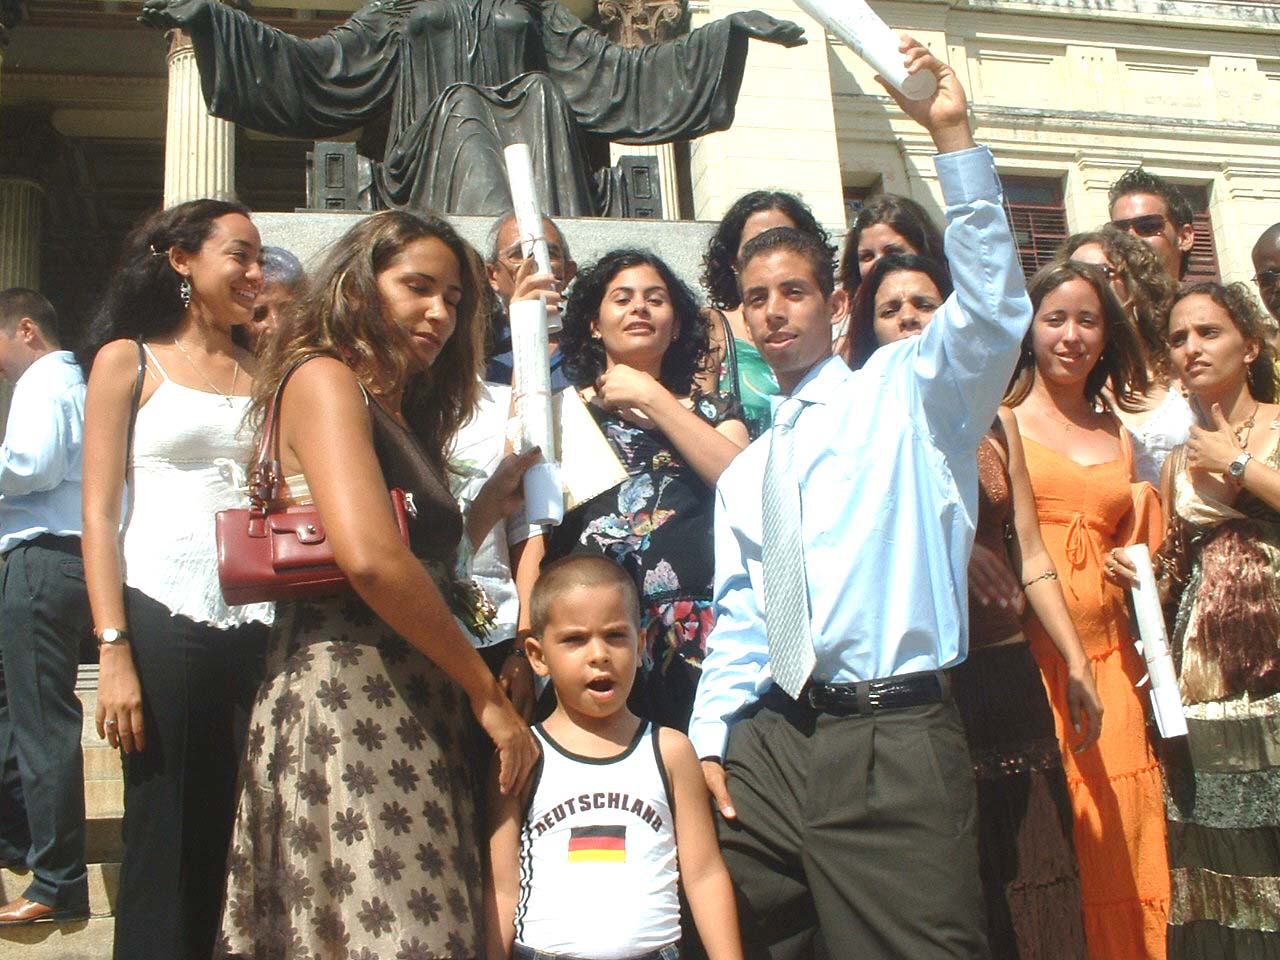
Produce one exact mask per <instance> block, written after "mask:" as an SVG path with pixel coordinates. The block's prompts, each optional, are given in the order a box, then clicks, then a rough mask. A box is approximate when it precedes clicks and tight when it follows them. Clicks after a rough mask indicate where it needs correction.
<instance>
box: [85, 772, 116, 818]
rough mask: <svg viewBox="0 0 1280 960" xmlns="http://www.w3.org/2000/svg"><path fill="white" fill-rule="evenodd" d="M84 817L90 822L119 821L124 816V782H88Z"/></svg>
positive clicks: (86, 783) (86, 782)
mask: <svg viewBox="0 0 1280 960" xmlns="http://www.w3.org/2000/svg"><path fill="white" fill-rule="evenodd" d="M84 815H85V816H86V817H87V818H88V819H90V820H103V819H106V820H111V819H115V820H118V819H120V818H121V817H123V816H124V781H123V780H86V781H85V784H84Z"/></svg>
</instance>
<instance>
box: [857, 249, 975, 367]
mask: <svg viewBox="0 0 1280 960" xmlns="http://www.w3.org/2000/svg"><path fill="white" fill-rule="evenodd" d="M903 272H911V273H923V274H924V275H925V276H927V277H928V278H929V279H930V280H932V281H933V285H934V286H935V287H937V288H938V294H939V295H940V296H941V298H942V299H943V300H946V299H947V297H949V296H951V290H952V286H951V273H950V271H948V270H947V266H946V264H944V263H939V262H938V261H937V260H930V259H929V258H928V257H921V256H918V255H917V254H914V253H905V254H903V253H891V254H889V255H888V256H886V257H881V258H880V259H879V260H877V261H876V265H875V266H874V267H872V268H871V272H870V273H868V274H867V275H866V277H865V278H863V280H862V282H861V283H860V284H858V293H857V296H855V297H854V299H853V309H852V310H851V311H850V313H849V337H848V340H847V342H846V343H845V357H844V358H845V361H846V362H847V363H848V364H849V367H850V369H853V370H857V369H859V368H860V367H861V366H862V365H863V364H864V363H866V362H867V360H868V358H870V356H871V355H872V354H873V353H875V352H876V350H878V349H879V348H880V341H879V340H878V339H876V327H875V323H876V294H877V293H878V292H879V290H880V285H881V284H882V283H884V281H885V279H886V278H887V277H889V276H891V275H893V274H895V273H903Z"/></svg>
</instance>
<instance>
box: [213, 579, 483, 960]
mask: <svg viewBox="0 0 1280 960" xmlns="http://www.w3.org/2000/svg"><path fill="white" fill-rule="evenodd" d="M267 656H268V659H267V672H266V680H265V681H264V683H263V686H262V689H261V691H260V693H259V696H258V700H257V703H256V705H255V707H254V713H253V718H252V720H251V722H250V728H249V749H248V753H247V756H246V759H245V763H244V766H243V768H242V772H241V785H240V800H239V806H238V810H237V814H236V824H235V835H234V838H233V840H232V846H231V856H230V869H229V875H228V878H227V896H226V905H225V909H224V913H223V920H222V938H221V943H220V949H219V954H220V955H227V956H245V957H254V958H257V960H277V958H278V960H285V958H307V960H330V958H332V960H338V958H341V960H429V958H446V957H447V958H472V957H476V956H478V955H479V926H480V921H481V918H482V914H481V910H482V902H481V896H480V885H481V882H480V860H479V854H478V846H477V839H476V832H475V825H474V823H473V817H474V801H473V783H472V780H471V774H470V772H469V770H468V768H467V765H466V758H465V754H464V751H465V745H466V743H467V742H468V729H467V724H468V718H469V716H470V714H469V712H468V709H467V704H466V699H465V697H464V696H463V694H462V692H461V690H460V689H459V688H458V687H457V686H456V685H455V684H454V683H453V682H452V681H451V680H450V679H449V678H448V677H447V676H446V675H445V674H444V673H443V672H442V671H441V670H440V669H439V668H438V667H436V666H435V665H434V664H433V663H432V662H431V661H430V660H428V659H427V658H426V657H424V656H423V655H422V654H421V653H419V652H418V651H416V650H414V649H413V648H412V647H410V646H409V644H408V643H406V642H405V641H404V640H403V639H401V638H400V637H398V636H396V635H395V634H394V633H393V632H391V631H390V629H389V628H388V627H387V626H386V625H385V624H383V623H382V622H381V621H380V620H379V619H378V618H377V617H376V616H375V615H374V614H373V613H372V612H371V611H370V610H369V609H368V607H366V606H365V605H364V604H363V603H361V602H360V601H359V600H358V599H356V598H354V597H347V598H342V599H333V600H326V601H321V602H309V603H297V604H282V605H281V606H280V608H279V612H278V614H277V619H276V625H275V628H274V629H273V632H272V639H271V647H270V650H269V652H268V655H267Z"/></svg>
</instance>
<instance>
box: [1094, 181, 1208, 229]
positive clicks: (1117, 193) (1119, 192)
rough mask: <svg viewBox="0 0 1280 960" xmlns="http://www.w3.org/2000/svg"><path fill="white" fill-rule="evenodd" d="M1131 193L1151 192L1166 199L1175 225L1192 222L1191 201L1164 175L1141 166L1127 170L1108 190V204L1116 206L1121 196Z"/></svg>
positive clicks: (1165, 201) (1165, 202)
mask: <svg viewBox="0 0 1280 960" xmlns="http://www.w3.org/2000/svg"><path fill="white" fill-rule="evenodd" d="M1131 193H1150V194H1153V195H1155V196H1157V197H1159V198H1160V199H1162V200H1163V201H1164V205H1165V206H1166V207H1168V208H1169V219H1170V220H1172V221H1173V225H1174V226H1175V227H1185V226H1186V225H1187V224H1188V223H1190V222H1191V216H1192V215H1191V203H1190V201H1188V200H1187V198H1186V197H1185V196H1184V195H1183V193H1182V191H1181V190H1179V189H1178V187H1177V185H1176V184H1172V183H1170V182H1169V181H1168V180H1166V179H1165V178H1164V177H1161V176H1157V175H1156V174H1154V173H1149V172H1147V171H1146V170H1143V169H1142V168H1141V167H1135V168H1134V169H1132V170H1126V171H1125V172H1124V173H1122V174H1121V175H1120V179H1119V180H1117V181H1116V182H1115V183H1113V184H1112V185H1111V189H1110V190H1108V191H1107V206H1108V208H1110V207H1114V206H1115V205H1116V201H1117V200H1119V199H1120V198H1121V197H1127V196H1128V195H1129V194H1131Z"/></svg>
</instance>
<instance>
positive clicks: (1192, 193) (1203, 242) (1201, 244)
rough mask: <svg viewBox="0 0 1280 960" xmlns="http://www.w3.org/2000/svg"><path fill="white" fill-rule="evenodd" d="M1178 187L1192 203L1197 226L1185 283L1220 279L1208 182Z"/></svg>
mask: <svg viewBox="0 0 1280 960" xmlns="http://www.w3.org/2000/svg"><path fill="white" fill-rule="evenodd" d="M1178 189H1179V190H1181V191H1182V195H1183V196H1184V197H1186V198H1187V200H1188V201H1190V203H1191V223H1192V224H1193V225H1194V226H1195V228H1196V241H1195V243H1194V244H1193V245H1192V247H1191V256H1190V259H1189V260H1188V262H1187V274H1186V276H1185V277H1184V278H1183V282H1184V283H1199V282H1200V281H1201V280H1219V279H1221V277H1220V275H1219V273H1218V248H1217V247H1216V246H1215V245H1214V242H1213V218H1212V217H1211V216H1210V215H1209V187H1208V185H1207V184H1201V185H1199V186H1189V185H1187V184H1179V185H1178Z"/></svg>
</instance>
